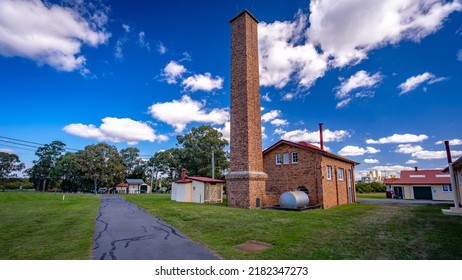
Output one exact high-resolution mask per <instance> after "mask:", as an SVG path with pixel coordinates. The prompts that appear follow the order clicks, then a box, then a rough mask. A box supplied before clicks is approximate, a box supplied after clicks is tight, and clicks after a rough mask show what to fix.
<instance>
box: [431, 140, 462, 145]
mask: <svg viewBox="0 0 462 280" xmlns="http://www.w3.org/2000/svg"><path fill="white" fill-rule="evenodd" d="M435 144H436V145H441V144H444V141H438V142H436V143H435ZM449 145H450V146H458V145H462V139H452V140H449Z"/></svg>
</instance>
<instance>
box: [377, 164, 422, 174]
mask: <svg viewBox="0 0 462 280" xmlns="http://www.w3.org/2000/svg"><path fill="white" fill-rule="evenodd" d="M369 170H377V171H382V172H391V173H396V174H399V172H400V171H401V170H414V168H413V167H409V166H402V165H397V164H396V165H378V166H374V167H372V168H370V169H369Z"/></svg>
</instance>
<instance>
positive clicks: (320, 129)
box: [319, 123, 324, 151]
mask: <svg viewBox="0 0 462 280" xmlns="http://www.w3.org/2000/svg"><path fill="white" fill-rule="evenodd" d="M322 125H323V123H320V124H319V146H320V148H321V150H323V151H324V140H323V139H322Z"/></svg>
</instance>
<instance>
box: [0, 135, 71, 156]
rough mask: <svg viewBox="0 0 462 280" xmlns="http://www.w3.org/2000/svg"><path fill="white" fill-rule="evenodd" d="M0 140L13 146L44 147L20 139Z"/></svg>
mask: <svg viewBox="0 0 462 280" xmlns="http://www.w3.org/2000/svg"><path fill="white" fill-rule="evenodd" d="M0 138H3V139H7V140H2V139H0V141H1V142H6V143H9V144H13V145H19V146H25V147H32V148H40V147H41V146H45V144H42V143H37V142H32V141H26V140H21V139H16V138H11V137H6V136H1V135H0ZM16 142H20V143H16ZM24 143H28V144H24ZM29 144H33V145H29ZM64 150H69V151H79V149H74V148H66V147H65V148H64ZM34 152H35V151H34Z"/></svg>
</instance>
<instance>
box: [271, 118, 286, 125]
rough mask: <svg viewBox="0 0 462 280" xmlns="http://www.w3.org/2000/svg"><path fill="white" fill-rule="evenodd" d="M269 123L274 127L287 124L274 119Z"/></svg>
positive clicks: (281, 120) (284, 121)
mask: <svg viewBox="0 0 462 280" xmlns="http://www.w3.org/2000/svg"><path fill="white" fill-rule="evenodd" d="M270 123H271V124H272V125H274V126H284V125H288V124H289V123H288V122H287V121H286V120H283V119H274V120H272V121H271V122H270Z"/></svg>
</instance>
